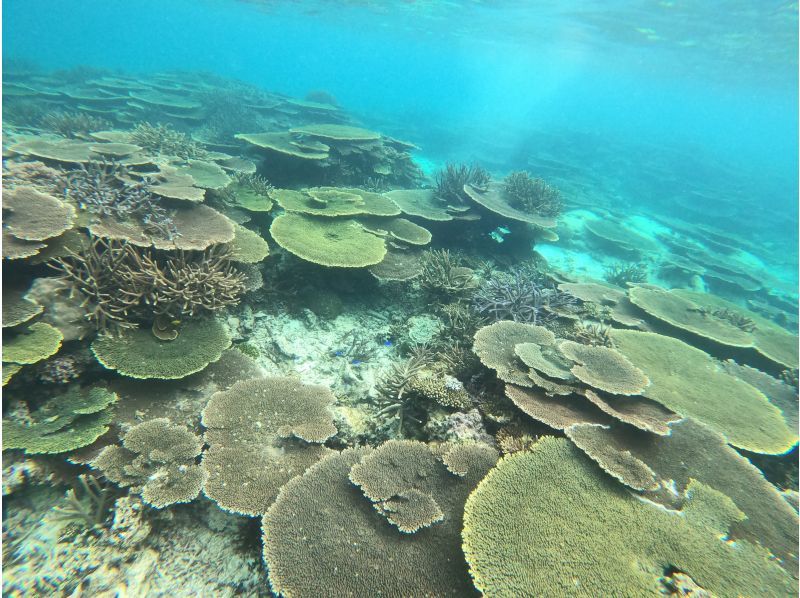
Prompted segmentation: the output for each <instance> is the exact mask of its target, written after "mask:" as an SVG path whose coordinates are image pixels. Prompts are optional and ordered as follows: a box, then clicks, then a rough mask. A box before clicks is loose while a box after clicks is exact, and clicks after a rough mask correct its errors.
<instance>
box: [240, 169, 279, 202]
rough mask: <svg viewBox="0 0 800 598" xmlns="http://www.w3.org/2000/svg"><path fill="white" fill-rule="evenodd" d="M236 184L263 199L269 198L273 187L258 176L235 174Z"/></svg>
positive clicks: (243, 173)
mask: <svg viewBox="0 0 800 598" xmlns="http://www.w3.org/2000/svg"><path fill="white" fill-rule="evenodd" d="M234 176H235V179H236V183H237V184H238V185H239V186H240V187H244V188H245V189H249V190H250V191H252V192H253V193H256V194H257V195H262V196H264V197H271V196H272V192H273V191H274V190H275V187H274V186H273V185H272V184H270V182H269V181H268V180H267V179H266V178H264V177H263V176H261V175H259V174H254V173H245V172H237V173H236V174H235V175H234Z"/></svg>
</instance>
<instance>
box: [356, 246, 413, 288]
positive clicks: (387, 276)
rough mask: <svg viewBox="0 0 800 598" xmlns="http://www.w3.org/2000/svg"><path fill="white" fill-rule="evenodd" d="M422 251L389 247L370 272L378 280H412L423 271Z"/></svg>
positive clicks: (370, 268) (371, 267)
mask: <svg viewBox="0 0 800 598" xmlns="http://www.w3.org/2000/svg"><path fill="white" fill-rule="evenodd" d="M421 259H422V253H421V251H420V250H414V249H396V248H391V247H390V248H387V251H386V255H385V256H384V257H383V260H381V261H380V263H378V264H375V265H374V266H370V267H369V271H370V273H371V274H372V275H373V276H374V277H375V278H377V279H378V280H384V281H387V280H393V281H402V280H411V279H412V278H416V277H417V276H419V275H420V274H421V272H422V262H421Z"/></svg>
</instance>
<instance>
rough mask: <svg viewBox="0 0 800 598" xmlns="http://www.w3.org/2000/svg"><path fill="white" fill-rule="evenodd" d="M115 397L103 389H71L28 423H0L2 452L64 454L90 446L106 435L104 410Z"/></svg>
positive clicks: (107, 421) (107, 418) (107, 414)
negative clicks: (19, 451)
mask: <svg viewBox="0 0 800 598" xmlns="http://www.w3.org/2000/svg"><path fill="white" fill-rule="evenodd" d="M116 400H117V395H116V394H114V393H113V392H109V391H108V390H106V389H105V388H101V387H97V386H96V387H91V388H86V389H82V388H79V387H77V386H73V387H72V388H70V389H69V390H68V391H67V392H66V393H64V394H62V395H59V396H56V397H53V398H52V399H50V400H48V401H46V402H45V403H44V404H43V405H42V406H41V407H40V408H39V409H37V410H36V411H33V412H32V413H31V414H30V418H29V419H28V420H24V421H22V420H16V419H10V418H8V419H7V418H4V419H3V450H6V449H22V450H24V451H25V452H26V453H29V454H47V453H65V452H67V451H72V450H75V449H78V448H81V447H84V446H86V445H89V444H91V443H92V442H94V441H95V440H97V439H98V438H99V437H100V436H102V435H103V434H105V433H106V432H107V431H108V426H109V424H110V423H111V418H112V414H111V411H110V410H109V409H108V407H109V406H110V405H111V404H112V403H114V402H115V401H116Z"/></svg>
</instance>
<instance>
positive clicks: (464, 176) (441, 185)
mask: <svg viewBox="0 0 800 598" xmlns="http://www.w3.org/2000/svg"><path fill="white" fill-rule="evenodd" d="M491 178H492V177H491V176H490V175H489V173H488V172H487V171H486V170H485V169H483V168H482V167H480V166H478V165H477V164H475V165H473V166H467V165H465V164H452V163H448V164H447V165H445V167H444V169H443V170H440V171H438V172H437V173H436V175H435V183H436V185H435V196H436V198H437V199H439V200H440V201H443V202H445V203H450V204H455V205H458V204H461V203H464V201H465V196H464V185H472V186H473V187H475V188H477V189H485V188H486V186H487V185H488V184H489V181H490V180H491Z"/></svg>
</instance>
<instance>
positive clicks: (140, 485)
mask: <svg viewBox="0 0 800 598" xmlns="http://www.w3.org/2000/svg"><path fill="white" fill-rule="evenodd" d="M202 448H203V440H202V439H201V438H200V437H199V436H195V435H194V434H193V433H192V432H191V431H190V430H188V429H186V428H184V427H183V426H178V425H175V424H172V423H171V422H170V421H169V420H168V419H166V418H159V419H151V420H148V421H145V422H142V423H141V424H138V425H136V426H134V427H133V428H131V429H130V430H129V431H128V432H127V433H126V434H125V436H124V437H123V439H122V446H118V445H116V444H114V445H111V446H107V447H105V448H104V449H103V450H102V451H101V452H100V454H99V455H98V456H97V457H95V458H94V459H93V460H92V462H91V466H92V467H93V468H95V469H98V470H100V471H101V472H102V473H103V475H104V476H105V477H106V478H107V479H109V480H111V481H112V482H114V483H116V484H118V485H119V486H122V487H130V488H131V490H132V491H134V492H137V493H140V494H141V496H142V500H143V501H144V502H146V503H147V504H149V505H151V506H153V507H155V508H157V509H163V508H164V507H167V506H169V505H173V504H175V503H183V502H191V501H193V500H194V499H195V498H197V496H198V494H200V489H201V488H202V487H203V484H204V483H205V479H206V473H205V471H204V470H203V469H202V468H201V467H200V466H199V465H196V464H195V458H196V457H197V456H198V455H200V451H201V450H202Z"/></svg>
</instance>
